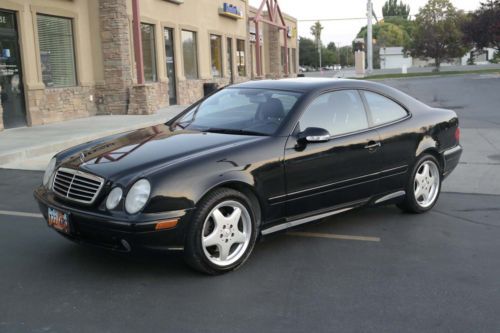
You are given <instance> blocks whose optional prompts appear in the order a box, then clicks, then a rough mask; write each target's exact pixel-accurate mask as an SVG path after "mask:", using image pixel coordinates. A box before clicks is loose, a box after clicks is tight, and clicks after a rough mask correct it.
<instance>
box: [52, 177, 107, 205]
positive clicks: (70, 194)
mask: <svg viewBox="0 0 500 333" xmlns="http://www.w3.org/2000/svg"><path fill="white" fill-rule="evenodd" d="M103 184H104V179H102V178H100V177H97V176H94V175H91V174H88V173H85V172H82V171H78V170H73V169H67V168H60V169H59V170H57V172H56V175H55V177H54V183H53V184H52V189H53V190H54V192H55V193H56V194H57V195H59V196H61V197H63V198H66V199H69V200H72V201H76V202H81V203H85V204H91V203H93V202H94V200H95V199H96V198H97V195H99V191H100V190H101V188H102V186H103Z"/></svg>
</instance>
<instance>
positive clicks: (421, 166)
mask: <svg viewBox="0 0 500 333" xmlns="http://www.w3.org/2000/svg"><path fill="white" fill-rule="evenodd" d="M458 124H459V123H458V118H457V115H456V113H455V112H453V111H451V110H445V109H436V108H431V107H429V106H427V105H425V104H423V103H421V102H419V101H417V100H416V99H414V98H412V97H410V96H408V95H406V94H404V93H402V92H400V91H398V90H396V89H393V88H391V87H388V86H385V85H382V84H379V83H374V82H368V81H361V80H336V79H308V78H302V79H284V80H263V81H250V82H245V83H240V84H237V85H233V86H230V87H227V88H225V89H222V90H219V91H218V92H216V93H214V94H212V95H211V96H209V97H206V98H205V99H202V100H201V101H199V102H197V103H195V104H193V105H192V106H190V107H189V108H187V109H186V110H185V111H183V112H181V113H180V114H179V115H178V116H176V117H175V118H173V119H172V120H170V121H168V122H167V123H165V124H159V125H156V126H151V127H147V128H143V129H140V130H136V131H132V132H127V133H123V134H117V135H113V136H109V137H106V138H103V139H100V140H95V141H91V142H87V143H84V144H81V145H79V146H76V147H73V148H70V149H67V150H65V151H62V152H60V153H58V154H57V155H55V157H54V158H53V159H52V160H51V162H50V164H49V166H48V168H47V170H46V172H45V174H44V177H43V184H42V185H41V186H40V187H38V188H37V189H36V190H35V192H34V195H35V198H36V200H37V201H38V204H39V207H40V210H41V212H42V214H43V215H44V217H45V218H46V219H47V221H48V225H49V226H50V227H52V228H54V229H55V230H56V231H57V232H58V233H59V234H61V235H62V236H64V237H66V238H68V239H70V240H72V241H76V242H79V243H86V244H93V245H97V246H100V247H103V248H108V249H112V250H115V251H122V252H128V251H132V250H136V249H150V250H183V251H184V256H185V258H186V261H187V263H188V264H190V265H191V266H192V267H194V268H195V269H197V270H200V271H202V272H205V273H208V274H219V273H224V272H227V271H231V270H233V269H235V268H237V267H239V266H241V265H242V264H243V263H244V262H245V261H246V260H247V259H248V257H249V256H250V253H251V252H252V250H253V248H254V245H255V243H256V241H257V240H258V239H259V238H260V237H261V236H265V235H269V234H272V233H275V232H279V231H282V230H286V229H288V228H291V227H296V226H299V225H302V224H304V223H307V222H311V221H316V220H320V219H323V218H325V217H327V216H332V215H335V214H339V213H342V212H345V211H348V210H351V209H355V208H359V207H363V206H368V205H379V204H394V203H395V204H397V205H398V206H399V207H400V208H402V209H403V210H405V211H408V212H412V213H424V212H426V211H428V210H430V209H431V208H432V207H433V206H434V205H435V203H436V201H437V200H438V197H439V193H440V191H441V182H442V180H443V179H444V178H445V177H446V176H448V175H449V174H450V172H452V170H453V169H454V168H455V167H456V165H457V164H458V161H459V159H460V156H461V153H462V147H461V145H460V143H459V137H460V129H459V126H458Z"/></svg>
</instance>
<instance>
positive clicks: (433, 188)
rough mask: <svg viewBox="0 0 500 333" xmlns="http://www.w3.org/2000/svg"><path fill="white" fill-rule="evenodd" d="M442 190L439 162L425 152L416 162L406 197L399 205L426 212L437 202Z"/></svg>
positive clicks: (414, 210) (409, 209)
mask: <svg viewBox="0 0 500 333" xmlns="http://www.w3.org/2000/svg"><path fill="white" fill-rule="evenodd" d="M440 192H441V171H440V168H439V162H438V161H437V159H436V158H435V157H434V156H432V155H428V154H425V155H423V156H422V157H420V159H419V160H418V161H417V163H415V167H414V168H413V171H412V174H411V176H410V178H409V181H408V184H407V186H406V197H405V199H404V201H403V202H402V203H401V204H399V205H398V206H399V207H400V208H401V209H403V210H404V211H407V212H411V213H424V212H427V211H428V210H430V209H431V208H432V207H434V205H435V204H436V201H437V199H438V197H439V194H440Z"/></svg>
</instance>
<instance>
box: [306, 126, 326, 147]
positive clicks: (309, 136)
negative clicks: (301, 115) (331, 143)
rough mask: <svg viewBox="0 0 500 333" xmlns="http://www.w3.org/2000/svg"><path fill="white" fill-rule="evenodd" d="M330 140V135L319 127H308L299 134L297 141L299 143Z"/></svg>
mask: <svg viewBox="0 0 500 333" xmlns="http://www.w3.org/2000/svg"><path fill="white" fill-rule="evenodd" d="M328 140H330V133H329V132H328V131H327V130H326V129H324V128H319V127H308V128H306V129H305V130H304V131H302V132H300V133H299V136H298V141H299V142H301V143H306V142H311V143H312V142H326V141H328Z"/></svg>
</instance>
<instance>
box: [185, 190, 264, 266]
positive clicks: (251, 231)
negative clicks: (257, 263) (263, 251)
mask: <svg viewBox="0 0 500 333" xmlns="http://www.w3.org/2000/svg"><path fill="white" fill-rule="evenodd" d="M256 238H257V224H256V219H255V214H254V212H253V210H252V205H251V202H250V200H249V199H248V198H247V197H246V196H245V195H244V194H242V193H240V192H238V191H235V190H232V189H227V188H220V189H217V190H215V191H213V192H212V193H210V194H208V195H207V196H206V197H205V198H204V199H202V201H201V202H200V204H199V205H198V208H197V210H196V212H195V214H194V216H193V219H192V221H191V224H190V227H189V230H188V232H187V237H186V246H185V258H186V261H187V263H188V264H189V265H190V266H191V267H193V268H195V269H196V270H198V271H201V272H204V273H207V274H221V273H225V272H228V271H231V270H234V269H236V268H238V267H239V266H241V265H242V264H243V263H244V262H245V261H246V259H247V258H248V257H249V256H250V253H251V252H252V249H253V247H254V244H255V240H256Z"/></svg>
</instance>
